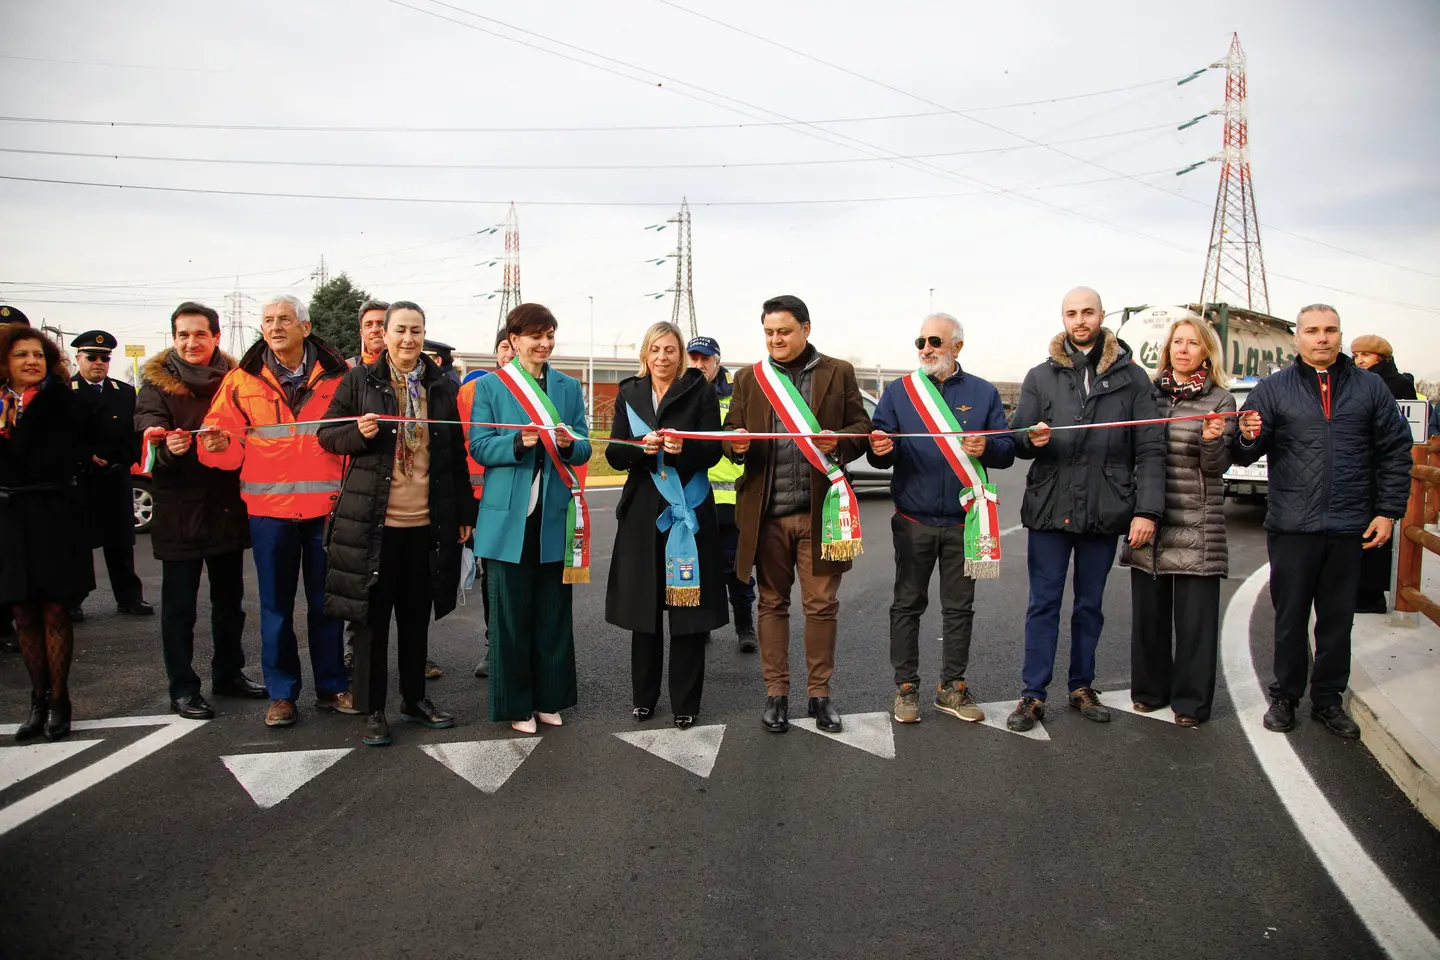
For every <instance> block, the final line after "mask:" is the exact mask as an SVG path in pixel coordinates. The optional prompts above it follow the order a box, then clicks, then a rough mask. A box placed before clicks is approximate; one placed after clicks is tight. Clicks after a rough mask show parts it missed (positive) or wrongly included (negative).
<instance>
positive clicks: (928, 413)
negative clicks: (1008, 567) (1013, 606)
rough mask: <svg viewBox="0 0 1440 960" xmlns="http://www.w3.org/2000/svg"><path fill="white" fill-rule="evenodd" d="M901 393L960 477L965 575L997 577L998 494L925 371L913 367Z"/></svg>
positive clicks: (956, 474) (976, 578) (998, 571)
mask: <svg viewBox="0 0 1440 960" xmlns="http://www.w3.org/2000/svg"><path fill="white" fill-rule="evenodd" d="M904 383H905V393H906V395H907V396H909V397H910V402H911V403H912V404H914V405H915V412H916V413H918V414H920V420H921V421H922V422H923V423H924V424H925V429H926V430H927V431H928V432H929V433H931V434H937V436H935V437H934V440H935V444H936V446H938V447H939V448H940V452H941V454H943V455H944V457H945V461H946V462H947V463H949V464H950V469H951V470H954V471H955V476H957V477H959V478H960V485H961V487H962V490H961V491H960V505H961V506H962V507H964V508H965V576H967V577H970V578H971V579H972V580H993V579H995V578H996V577H998V576H1000V495H999V494H998V493H996V491H995V485H994V484H993V483H991V482H990V481H989V478H988V477H987V476H986V475H985V468H984V467H982V466H981V465H980V463H979V462H978V461H976V460H974V459H973V458H972V457H971V456H970V455H969V454H968V453H966V452H965V450H964V448H963V447H961V446H960V438H959V437H947V436H938V434H943V433H946V432H950V433H959V432H960V430H961V428H960V423H959V421H957V420H956V419H955V414H953V413H951V412H950V407H949V406H948V405H947V404H946V403H945V398H944V397H942V396H941V395H940V390H939V388H938V387H936V386H935V383H934V381H932V380H931V379H930V378H929V377H928V376H926V375H925V371H923V370H916V371H915V372H914V373H912V374H910V375H909V376H908V377H906V378H905V380H904Z"/></svg>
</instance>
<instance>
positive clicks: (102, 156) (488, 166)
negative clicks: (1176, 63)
mask: <svg viewBox="0 0 1440 960" xmlns="http://www.w3.org/2000/svg"><path fill="white" fill-rule="evenodd" d="M1174 127H1175V124H1174V123H1160V124H1155V125H1153V126H1149V127H1136V128H1135V129H1133V130H1118V131H1115V132H1113V133H1097V134H1092V135H1090V136H1088V137H1072V138H1069V139H1067V140H1060V141H1055V142H1057V143H1082V142H1086V141H1093V140H1108V139H1112V138H1115V137H1125V136H1133V135H1134V134H1137V133H1151V132H1154V131H1156V130H1170V129H1174ZM1048 145H1049V144H1040V143H1037V144H1016V145H1014V146H1009V147H982V148H978V149H973V150H950V151H946V152H944V153H919V154H913V155H909V156H900V157H898V159H901V160H929V159H935V158H940V157H965V156H975V155H979V154H988V153H1010V152H1012V151H1015V150H1032V149H1035V148H1036V147H1041V146H1048ZM0 153H13V154H20V155H24V156H39V157H76V158H80V159H87V160H136V161H143V162H157V163H206V164H234V165H237V166H265V167H335V168H353V169H369V170H725V169H740V168H750V167H803V166H825V165H829V164H845V163H877V162H879V163H892V162H894V160H895V159H897V158H891V157H831V158H826V159H820V160H745V161H739V162H735V163H618V164H600V163H580V164H543V163H385V162H377V161H359V160H290V159H266V158H243V157H239V158H237V157H173V156H158V155H153V154H126V153H91V152H85V151H79V150H32V149H26V148H22V147H0Z"/></svg>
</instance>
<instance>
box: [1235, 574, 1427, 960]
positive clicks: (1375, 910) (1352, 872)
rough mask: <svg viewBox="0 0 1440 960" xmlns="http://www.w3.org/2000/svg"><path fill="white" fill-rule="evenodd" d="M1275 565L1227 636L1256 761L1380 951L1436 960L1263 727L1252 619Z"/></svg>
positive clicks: (1282, 745)
mask: <svg viewBox="0 0 1440 960" xmlns="http://www.w3.org/2000/svg"><path fill="white" fill-rule="evenodd" d="M1269 575H1270V565H1269V564H1265V565H1264V566H1262V567H1261V568H1260V569H1259V570H1256V571H1255V572H1254V573H1252V574H1251V575H1250V577H1249V578H1248V579H1247V580H1246V581H1245V582H1244V583H1242V584H1241V585H1240V588H1239V589H1238V590H1236V591H1235V595H1234V597H1232V598H1231V600H1230V605H1229V606H1228V607H1226V609H1225V624H1224V627H1223V628H1222V630H1221V648H1222V649H1221V653H1222V657H1221V659H1222V663H1223V665H1224V668H1225V686H1226V688H1227V689H1228V690H1229V691H1230V701H1231V703H1232V704H1233V706H1234V708H1235V712H1236V714H1237V715H1238V716H1239V719H1240V729H1241V730H1244V731H1245V737H1246V739H1248V740H1249V741H1250V747H1251V749H1253V750H1254V751H1255V758H1256V759H1257V760H1259V761H1260V766H1261V768H1262V769H1263V770H1264V771H1265V775H1266V776H1267V777H1268V778H1269V779H1270V784H1271V786H1273V787H1274V788H1275V792H1276V793H1277V794H1279V795H1280V800H1281V802H1282V803H1284V804H1285V809H1286V810H1287V811H1288V812H1289V814H1290V816H1291V818H1292V819H1293V820H1294V821H1295V826H1296V827H1298V828H1299V830H1300V833H1301V835H1302V836H1303V837H1304V838H1305V842H1306V843H1308V844H1309V845H1310V849H1312V850H1314V851H1315V855H1316V857H1318V858H1319V860H1320V863H1321V864H1322V865H1323V866H1324V867H1325V869H1326V870H1327V871H1328V872H1329V873H1330V878H1331V879H1332V880H1334V881H1335V885H1336V886H1337V887H1339V888H1340V892H1341V894H1343V895H1344V897H1345V899H1346V900H1348V901H1349V902H1350V906H1351V907H1353V908H1354V910H1355V913H1356V914H1357V915H1358V916H1359V917H1360V920H1361V922H1362V923H1364V924H1365V927H1366V928H1367V929H1368V930H1369V931H1370V934H1371V936H1373V937H1374V938H1375V940H1376V942H1377V943H1379V944H1380V947H1381V948H1382V949H1383V950H1384V951H1385V952H1386V953H1387V954H1389V956H1391V957H1392V958H1394V960H1435V958H1436V957H1440V940H1437V939H1436V937H1435V934H1433V933H1432V932H1431V931H1430V928H1428V927H1427V926H1425V922H1424V921H1423V920H1421V919H1420V917H1419V916H1418V915H1416V913H1415V911H1414V910H1412V909H1411V907H1410V904H1409V903H1407V902H1406V901H1405V898H1404V896H1402V895H1401V893H1400V891H1399V890H1397V889H1396V888H1395V886H1394V884H1392V883H1391V882H1390V880H1389V879H1388V878H1387V877H1386V876H1385V874H1384V873H1383V872H1382V871H1381V870H1380V868H1379V867H1378V866H1377V865H1376V864H1375V861H1374V860H1372V859H1370V856H1369V854H1367V853H1366V852H1365V848H1364V847H1362V846H1361V845H1360V841H1359V840H1357V839H1355V835H1354V834H1353V833H1351V832H1350V828H1349V827H1347V826H1346V825H1345V821H1343V820H1341V819H1340V816H1339V814H1337V813H1336V812H1335V808H1334V807H1332V806H1331V805H1330V801H1328V800H1326V799H1325V794H1324V793H1323V792H1322V791H1321V790H1320V787H1319V786H1318V785H1317V784H1316V783H1315V780H1314V778H1313V777H1311V776H1310V772H1309V771H1308V770H1306V769H1305V764H1304V763H1303V762H1301V760H1300V757H1299V756H1298V755H1297V754H1296V753H1295V748H1294V747H1292V746H1291V745H1290V742H1289V740H1288V739H1287V738H1286V735H1285V734H1283V733H1271V732H1270V731H1268V730H1266V729H1265V728H1264V727H1262V726H1261V725H1260V716H1261V714H1262V713H1263V711H1264V709H1265V706H1266V704H1267V703H1268V698H1267V696H1266V693H1265V688H1264V687H1262V686H1261V684H1260V678H1259V675H1258V674H1257V673H1256V670H1255V663H1254V660H1253V658H1252V657H1251V655H1250V619H1251V616H1252V614H1253V612H1254V608H1255V604H1256V603H1257V602H1258V601H1259V599H1260V590H1261V588H1262V587H1263V586H1264V585H1265V582H1266V580H1267V579H1268V577H1269Z"/></svg>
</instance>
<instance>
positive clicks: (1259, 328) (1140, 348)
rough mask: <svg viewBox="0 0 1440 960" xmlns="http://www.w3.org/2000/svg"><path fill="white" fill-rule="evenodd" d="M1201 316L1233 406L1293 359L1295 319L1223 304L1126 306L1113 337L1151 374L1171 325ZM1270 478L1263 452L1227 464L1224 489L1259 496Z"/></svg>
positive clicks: (1226, 492) (1227, 493)
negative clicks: (1245, 462) (1252, 459)
mask: <svg viewBox="0 0 1440 960" xmlns="http://www.w3.org/2000/svg"><path fill="white" fill-rule="evenodd" d="M1202 316H1203V317H1204V318H1205V319H1206V320H1208V321H1209V322H1210V326H1211V328H1212V329H1213V330H1214V331H1215V334H1216V336H1218V337H1219V338H1220V345H1221V349H1222V350H1223V351H1224V353H1225V356H1224V357H1223V358H1222V359H1223V361H1224V365H1225V370H1226V371H1227V372H1228V373H1229V374H1230V380H1231V384H1230V392H1231V393H1232V394H1234V396H1235V405H1236V406H1237V407H1240V406H1244V404H1245V398H1246V396H1248V395H1249V393H1250V390H1251V388H1252V387H1254V386H1255V382H1256V381H1257V380H1259V379H1260V378H1261V377H1266V376H1269V375H1270V374H1272V373H1274V372H1275V371H1276V370H1279V369H1280V368H1281V367H1283V366H1284V365H1285V364H1287V363H1289V362H1291V361H1292V360H1293V359H1294V358H1295V340H1294V329H1295V327H1294V324H1291V323H1288V322H1286V321H1284V320H1281V319H1280V318H1278V317H1271V316H1267V315H1266V314H1263V313H1256V312H1255V311H1253V310H1246V309H1243V308H1240V307H1232V306H1229V305H1228V304H1224V303H1207V304H1190V305H1187V306H1179V307H1126V308H1125V311H1124V313H1123V314H1122V316H1121V319H1120V329H1119V330H1117V331H1116V336H1118V337H1119V338H1120V339H1121V340H1124V341H1125V342H1126V343H1128V344H1129V345H1130V349H1131V350H1132V351H1134V356H1135V359H1136V360H1137V361H1138V362H1139V363H1140V365H1141V366H1143V367H1144V368H1145V369H1146V370H1147V371H1149V372H1150V373H1152V374H1153V373H1154V372H1155V367H1156V365H1157V364H1158V363H1159V362H1160V348H1161V347H1162V346H1164V341H1165V334H1166V332H1167V331H1168V330H1169V329H1170V324H1172V323H1174V322H1175V321H1176V320H1199V319H1200V318H1201V317H1202ZM1269 477H1270V472H1269V469H1268V468H1267V467H1266V465H1265V458H1264V457H1261V458H1260V460H1259V461H1258V462H1256V463H1254V464H1252V465H1251V466H1248V467H1231V468H1230V469H1229V470H1227V471H1226V472H1225V494H1226V496H1262V497H1263V496H1264V495H1265V493H1266V491H1267V490H1268V488H1269Z"/></svg>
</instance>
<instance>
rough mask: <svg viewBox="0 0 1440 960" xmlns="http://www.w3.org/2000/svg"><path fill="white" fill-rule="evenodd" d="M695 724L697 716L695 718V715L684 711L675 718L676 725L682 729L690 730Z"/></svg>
mask: <svg viewBox="0 0 1440 960" xmlns="http://www.w3.org/2000/svg"><path fill="white" fill-rule="evenodd" d="M694 725H695V718H694V717H691V716H686V715H685V714H683V713H682V714H680V715H679V716H677V717H676V718H675V726H676V727H678V728H680V729H681V730H689V729H690V728H691V727H692V726H694Z"/></svg>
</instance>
